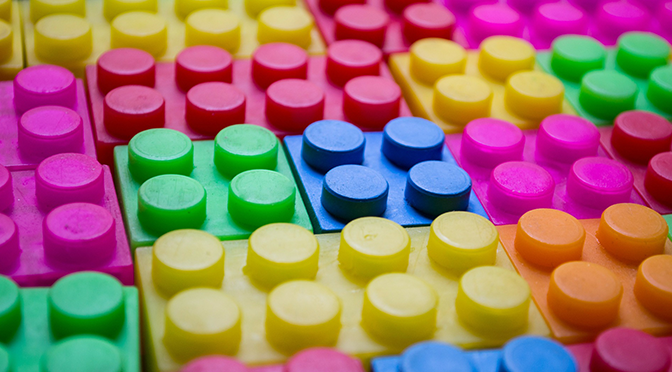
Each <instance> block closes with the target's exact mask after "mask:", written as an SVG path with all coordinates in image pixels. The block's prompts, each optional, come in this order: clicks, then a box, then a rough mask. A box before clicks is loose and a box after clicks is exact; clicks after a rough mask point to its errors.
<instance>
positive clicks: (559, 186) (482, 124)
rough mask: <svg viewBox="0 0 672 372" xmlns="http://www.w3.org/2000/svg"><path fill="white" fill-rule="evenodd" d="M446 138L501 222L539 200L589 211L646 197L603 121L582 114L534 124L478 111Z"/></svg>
mask: <svg viewBox="0 0 672 372" xmlns="http://www.w3.org/2000/svg"><path fill="white" fill-rule="evenodd" d="M446 143H447V145H448V148H449V149H450V151H451V152H452V153H453V155H454V157H455V159H456V160H457V162H458V164H459V165H460V166H461V167H462V168H463V169H464V170H465V171H467V173H469V175H470V176H471V179H472V182H473V189H474V191H475V192H476V194H477V195H478V198H479V200H480V201H481V203H482V204H483V207H484V208H485V210H486V212H487V213H488V216H490V219H491V220H492V222H493V223H494V224H495V225H507V224H515V223H517V221H518V219H519V218H520V216H521V215H523V214H524V213H525V212H527V211H529V210H532V209H536V208H554V209H559V210H562V211H565V212H567V213H569V214H571V215H573V216H574V217H576V218H579V219H586V218H599V217H600V215H601V214H602V211H604V209H605V208H607V207H608V206H610V205H612V204H616V203H623V202H630V203H637V204H642V205H646V204H645V202H644V200H643V199H642V198H641V197H640V196H639V194H638V193H637V191H636V190H635V189H634V187H633V182H634V180H633V176H632V173H631V172H630V171H629V170H628V169H627V168H626V167H625V166H624V165H622V164H621V163H619V162H617V161H615V160H612V159H610V158H609V157H608V156H607V155H606V153H605V152H604V150H603V149H602V148H601V147H600V134H599V132H598V130H597V128H596V127H595V126H594V125H593V124H592V123H590V122H589V121H587V120H586V119H583V118H579V117H576V116H570V115H564V114H559V115H553V116H549V117H548V118H546V119H544V120H543V121H542V123H541V125H540V129H538V130H529V131H521V130H520V129H519V128H518V127H516V126H514V125H513V124H511V123H508V122H505V121H502V120H497V119H487V118H486V119H477V120H474V121H472V122H471V123H469V124H468V125H467V126H466V127H465V130H464V134H457V135H449V136H447V137H446Z"/></svg>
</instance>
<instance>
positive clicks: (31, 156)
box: [0, 65, 96, 171]
mask: <svg viewBox="0 0 672 372" xmlns="http://www.w3.org/2000/svg"><path fill="white" fill-rule="evenodd" d="M66 152H76V153H81V154H87V155H89V156H92V157H95V156H96V147H95V144H94V141H93V132H92V129H91V122H90V121H89V111H88V109H87V103H86V93H85V91H84V83H83V82H82V81H81V80H80V79H75V77H74V75H73V74H72V73H71V72H70V71H68V70H66V69H64V68H62V67H58V66H51V65H42V66H35V67H29V68H26V69H25V70H22V71H21V72H19V74H18V75H17V76H16V78H14V81H13V82H11V81H3V82H0V164H2V165H4V166H5V167H7V168H8V169H10V170H12V171H14V170H25V169H35V167H37V165H38V164H39V163H40V161H42V160H44V159H45V158H47V157H49V156H51V155H54V154H59V153H66Z"/></svg>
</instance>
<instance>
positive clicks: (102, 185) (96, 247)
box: [0, 153, 133, 286]
mask: <svg viewBox="0 0 672 372" xmlns="http://www.w3.org/2000/svg"><path fill="white" fill-rule="evenodd" d="M0 183H1V184H2V185H1V186H0V192H1V193H2V196H1V197H0V199H2V203H1V205H0V207H1V208H2V211H0V212H2V214H0V235H2V238H1V239H0V242H2V243H1V244H0V252H2V256H3V260H2V262H1V263H0V274H3V275H7V276H9V277H11V278H12V279H13V280H14V281H16V282H17V283H19V284H20V285H21V286H48V285H51V284H52V283H53V282H54V281H56V280H57V279H58V278H60V277H62V276H64V275H67V274H69V273H72V272H76V271H82V270H95V271H101V272H104V273H107V274H110V275H113V276H115V277H117V278H118V279H119V280H120V281H121V282H122V283H124V284H125V285H133V260H132V257H131V252H130V250H129V247H128V240H127V236H126V231H125V229H124V223H123V220H122V218H121V211H120V210H119V205H118V204H117V196H116V193H115V191H114V184H113V181H112V174H111V173H110V169H109V168H108V167H107V166H105V165H103V166H101V165H100V163H98V161H96V159H94V158H91V157H89V156H86V155H82V154H71V153H69V154H58V155H54V156H51V157H49V158H47V159H46V160H44V161H42V162H41V163H40V165H39V166H38V168H37V169H36V170H34V171H17V172H11V173H10V172H7V170H6V168H4V167H1V166H0Z"/></svg>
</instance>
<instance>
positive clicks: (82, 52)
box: [35, 14, 93, 63]
mask: <svg viewBox="0 0 672 372" xmlns="http://www.w3.org/2000/svg"><path fill="white" fill-rule="evenodd" d="M92 50H93V36H92V33H91V24H90V23H89V21H87V20H86V19H85V18H83V17H81V16H78V15H74V14H53V15H48V16H46V17H43V18H42V19H40V20H39V21H38V22H37V23H36V24H35V54H36V55H37V56H38V57H39V58H40V59H42V60H44V61H47V62H54V63H69V62H77V61H82V60H84V59H86V58H87V57H88V56H89V55H91V51H92Z"/></svg>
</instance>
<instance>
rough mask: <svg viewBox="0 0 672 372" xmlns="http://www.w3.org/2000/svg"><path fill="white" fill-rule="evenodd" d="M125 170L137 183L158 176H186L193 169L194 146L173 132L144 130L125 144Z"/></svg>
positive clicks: (188, 140)
mask: <svg viewBox="0 0 672 372" xmlns="http://www.w3.org/2000/svg"><path fill="white" fill-rule="evenodd" d="M128 167H129V169H130V171H131V174H132V175H133V178H134V179H135V180H136V181H138V182H139V183H142V182H144V181H146V180H148V179H150V178H152V177H154V176H158V175H161V174H183V175H185V176H188V175H190V174H191V171H192V170H193V168H194V145H193V143H191V140H190V139H189V137H187V136H186V135H185V134H184V133H181V132H178V131H176V130H172V129H165V128H158V129H150V130H146V131H143V132H140V133H138V134H136V135H135V136H134V137H133V138H132V139H131V141H130V142H129V143H128Z"/></svg>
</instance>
